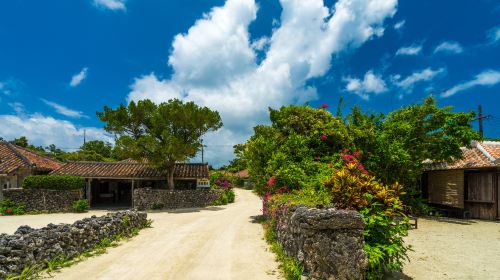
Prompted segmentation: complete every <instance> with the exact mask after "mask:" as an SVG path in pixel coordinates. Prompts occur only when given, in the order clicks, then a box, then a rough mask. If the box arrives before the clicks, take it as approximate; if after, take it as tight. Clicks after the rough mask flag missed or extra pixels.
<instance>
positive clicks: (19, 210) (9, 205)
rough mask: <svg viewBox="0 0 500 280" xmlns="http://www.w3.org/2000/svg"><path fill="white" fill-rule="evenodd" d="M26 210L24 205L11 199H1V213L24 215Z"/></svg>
mask: <svg viewBox="0 0 500 280" xmlns="http://www.w3.org/2000/svg"><path fill="white" fill-rule="evenodd" d="M25 213H26V211H25V210H24V206H22V205H17V204H16V203H15V202H14V201H12V200H10V199H4V200H2V201H0V214H2V215H5V216H11V215H23V214H25Z"/></svg>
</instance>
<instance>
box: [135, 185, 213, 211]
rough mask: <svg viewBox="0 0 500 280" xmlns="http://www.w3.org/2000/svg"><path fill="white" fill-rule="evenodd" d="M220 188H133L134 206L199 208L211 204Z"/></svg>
mask: <svg viewBox="0 0 500 280" xmlns="http://www.w3.org/2000/svg"><path fill="white" fill-rule="evenodd" d="M222 193H223V191H222V190H211V189H199V190H164V189H151V188H137V189H134V207H135V208H136V209H139V210H145V209H178V208H199V207H206V206H210V205H213V203H214V202H215V201H216V200H217V199H219V198H220V196H221V195H222Z"/></svg>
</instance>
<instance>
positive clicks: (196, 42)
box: [128, 0, 397, 163]
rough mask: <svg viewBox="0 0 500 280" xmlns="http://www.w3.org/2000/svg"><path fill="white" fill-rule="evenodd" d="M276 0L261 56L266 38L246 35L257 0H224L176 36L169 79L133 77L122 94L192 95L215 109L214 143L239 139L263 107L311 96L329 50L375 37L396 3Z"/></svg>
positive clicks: (141, 96) (384, 0)
mask: <svg viewBox="0 0 500 280" xmlns="http://www.w3.org/2000/svg"><path fill="white" fill-rule="evenodd" d="M280 3H281V6H282V8H283V9H282V14H281V19H280V25H279V26H276V27H275V29H274V30H273V33H272V35H271V36H270V38H268V39H265V40H266V42H265V43H266V44H265V45H266V48H264V51H265V53H264V58H263V59H262V61H260V62H259V61H257V55H256V53H255V51H256V49H257V48H256V47H259V46H260V45H264V42H262V44H260V43H259V44H255V42H256V41H254V40H252V38H251V37H250V34H249V33H248V26H249V24H250V23H251V22H252V21H254V20H255V19H256V15H257V4H256V3H255V0H227V1H226V3H225V4H224V6H222V7H217V8H214V9H212V11H210V12H209V13H208V14H206V15H204V16H203V18H202V19H200V20H198V21H196V22H195V24H194V25H193V26H192V27H191V28H189V30H188V31H187V33H184V34H179V35H177V36H176V37H175V39H174V42H173V44H172V47H173V48H172V49H173V50H172V53H171V55H170V57H169V60H168V61H169V65H170V66H171V67H172V68H173V75H172V77H171V78H170V79H160V78H158V77H157V76H156V75H154V74H149V75H145V76H142V77H139V78H137V79H135V81H134V83H133V84H132V85H131V92H130V94H129V96H128V100H129V101H130V100H139V99H144V98H149V99H152V100H154V101H156V102H160V101H164V100H168V99H170V98H173V97H176V98H180V99H182V100H190V101H194V102H196V103H197V104H199V105H203V106H208V107H210V108H212V109H215V110H217V111H219V113H220V114H221V117H222V119H223V122H224V124H225V127H224V128H223V129H222V130H221V132H219V135H222V137H216V138H214V139H213V141H214V143H218V144H220V143H230V144H233V143H234V139H238V140H241V141H243V140H244V139H246V137H248V136H249V135H250V134H251V131H252V127H253V126H254V125H256V124H258V123H262V122H265V121H266V120H267V114H268V112H267V107H268V106H272V107H279V106H282V105H285V104H293V103H302V102H305V101H307V100H312V99H315V98H317V97H316V89H315V88H314V87H310V86H306V82H307V81H308V80H309V79H311V78H315V77H321V76H323V75H325V74H326V72H327V71H328V70H329V69H330V67H331V58H332V55H333V54H337V53H339V52H341V51H343V50H346V49H350V48H356V47H358V46H360V45H361V44H363V43H364V42H366V41H367V40H369V39H371V38H374V37H377V36H381V35H382V34H383V30H384V29H383V22H384V20H385V19H386V18H387V17H391V16H393V15H394V13H395V12H396V6H397V0H389V1H387V0H340V1H338V2H337V3H336V4H335V7H334V9H330V8H329V7H326V6H325V5H324V3H323V1H322V0H281V1H280ZM252 42H254V43H252ZM252 44H253V46H252ZM228 135H230V137H231V138H225V137H229V136H228ZM235 135H237V136H235ZM207 138H208V137H207ZM241 141H240V142H241ZM208 142H209V141H208V140H207V145H210V144H211V143H208ZM214 143H212V144H214ZM227 159H228V158H227V157H226V156H220V157H218V158H217V159H213V160H215V161H217V162H219V163H220V162H222V160H227Z"/></svg>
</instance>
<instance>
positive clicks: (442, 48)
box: [434, 41, 464, 54]
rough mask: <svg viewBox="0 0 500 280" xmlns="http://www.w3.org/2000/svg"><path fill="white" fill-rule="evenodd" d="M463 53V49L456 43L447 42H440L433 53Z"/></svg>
mask: <svg viewBox="0 0 500 280" xmlns="http://www.w3.org/2000/svg"><path fill="white" fill-rule="evenodd" d="M463 51H464V48H463V47H462V46H461V45H460V44H459V43H457V42H454V41H448V42H442V43H441V44H439V45H438V46H437V47H436V48H435V49H434V53H440V52H442V53H448V54H459V53H462V52H463Z"/></svg>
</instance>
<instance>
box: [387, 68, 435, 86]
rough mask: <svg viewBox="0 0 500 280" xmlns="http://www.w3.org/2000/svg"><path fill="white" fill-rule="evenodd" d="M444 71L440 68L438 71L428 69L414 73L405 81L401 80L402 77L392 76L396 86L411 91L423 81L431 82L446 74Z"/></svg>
mask: <svg viewBox="0 0 500 280" xmlns="http://www.w3.org/2000/svg"><path fill="white" fill-rule="evenodd" d="M444 71H445V69H444V68H439V69H436V70H432V69H431V68H426V69H423V70H421V71H418V72H414V73H412V74H411V75H409V76H408V77H406V78H404V79H403V80H401V76H400V75H394V76H392V80H393V82H394V84H395V85H396V86H398V87H400V88H403V89H406V90H409V91H411V90H412V89H413V86H414V85H415V84H416V83H418V82H422V81H430V80H432V79H434V78H435V77H436V76H438V75H439V74H441V73H444Z"/></svg>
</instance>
